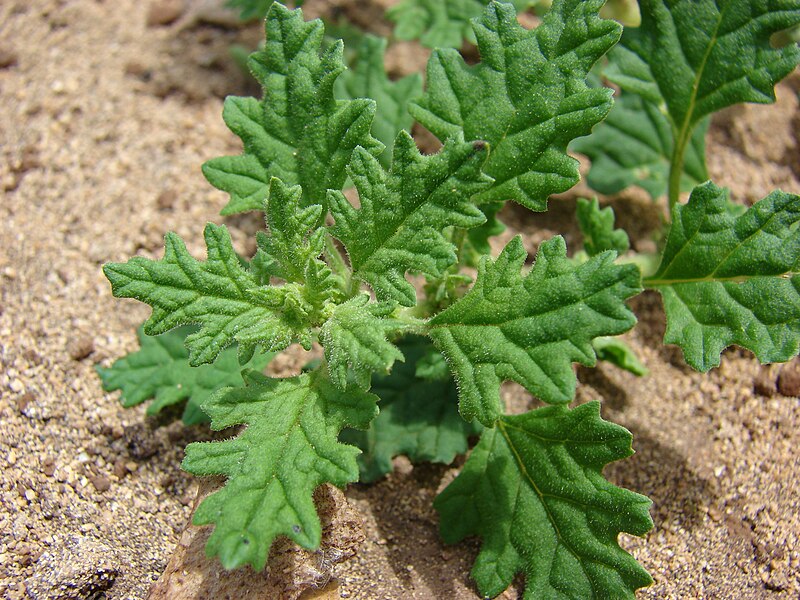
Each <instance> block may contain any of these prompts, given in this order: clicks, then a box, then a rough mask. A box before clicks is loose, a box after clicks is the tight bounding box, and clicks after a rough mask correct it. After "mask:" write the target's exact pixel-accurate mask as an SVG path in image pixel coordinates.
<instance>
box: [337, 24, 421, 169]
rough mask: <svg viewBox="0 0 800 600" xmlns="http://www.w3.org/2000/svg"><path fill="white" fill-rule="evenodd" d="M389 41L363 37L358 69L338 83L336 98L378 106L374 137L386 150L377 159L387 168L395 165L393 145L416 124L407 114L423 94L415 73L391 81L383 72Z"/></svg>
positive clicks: (359, 50) (343, 75)
mask: <svg viewBox="0 0 800 600" xmlns="http://www.w3.org/2000/svg"><path fill="white" fill-rule="evenodd" d="M385 52H386V40H385V39H384V38H378V37H374V36H371V35H367V36H364V39H363V40H362V42H361V45H360V46H359V49H358V59H357V62H356V64H355V66H354V67H353V68H352V69H349V70H347V71H345V72H344V73H342V76H341V77H339V78H338V79H337V80H336V87H335V91H336V96H337V97H338V98H340V99H342V100H348V99H351V98H371V99H373V100H375V102H376V104H377V110H376V112H375V120H374V121H373V122H372V135H373V136H375V138H376V139H377V140H379V141H380V142H381V143H382V144H383V145H384V146H386V149H385V150H384V151H383V153H382V154H381V155H380V156H379V157H378V158H379V159H380V161H381V164H382V165H383V166H384V168H386V169H388V168H389V167H390V166H391V164H392V150H391V147H392V144H393V143H394V139H395V138H396V137H397V134H398V133H399V132H400V130H402V129H405V130H406V131H411V126H412V125H413V124H414V120H413V119H412V118H411V115H410V114H409V113H408V103H409V102H411V100H412V99H413V98H416V97H417V96H419V95H420V94H421V93H422V77H421V76H420V75H419V73H414V74H412V75H409V76H407V77H403V78H402V79H398V80H397V81H390V80H389V78H388V77H387V76H386V70H385V68H384V64H383V61H384V53H385Z"/></svg>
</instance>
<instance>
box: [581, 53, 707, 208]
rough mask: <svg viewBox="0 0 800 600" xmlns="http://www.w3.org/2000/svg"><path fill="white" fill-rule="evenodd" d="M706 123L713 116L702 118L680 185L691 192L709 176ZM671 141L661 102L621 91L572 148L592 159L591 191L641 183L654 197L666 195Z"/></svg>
mask: <svg viewBox="0 0 800 600" xmlns="http://www.w3.org/2000/svg"><path fill="white" fill-rule="evenodd" d="M613 54H614V52H613V51H612V55H613ZM708 125H709V120H708V119H703V120H702V121H701V122H700V123H699V124H698V127H697V128H696V129H695V130H694V133H693V134H692V137H691V139H690V140H689V144H688V147H687V152H686V156H685V160H684V163H683V174H682V175H681V189H684V190H690V189H692V187H694V186H695V185H697V184H700V183H703V182H704V181H706V180H707V179H708V171H707V169H706V158H705V151H706V150H705V136H706V132H707V131H708ZM673 144H674V140H673V137H672V130H671V128H670V123H669V120H668V119H667V117H666V116H665V115H664V113H662V112H661V109H660V108H659V106H658V105H656V104H653V103H652V102H648V101H647V100H643V99H642V98H640V97H638V96H636V95H634V94H631V93H625V92H623V93H622V94H621V95H620V97H619V98H618V99H616V101H615V102H614V107H613V108H612V109H611V112H610V113H609V114H608V117H607V118H606V120H605V121H603V122H602V123H600V124H599V125H598V126H597V127H595V129H594V130H593V131H592V133H591V135H589V136H588V137H585V138H580V139H577V140H575V141H574V142H573V143H572V145H571V146H570V147H571V148H572V150H574V151H575V152H580V153H581V154H585V155H586V156H588V157H589V158H590V159H591V161H592V167H591V169H590V170H589V174H588V175H587V177H586V182H587V183H588V184H589V186H590V187H591V188H592V189H593V190H596V191H597V192H599V193H601V194H616V193H617V192H621V191H622V190H624V189H625V188H627V187H629V186H631V185H637V186H639V187H640V188H642V189H644V190H645V191H646V192H647V193H648V194H650V197H651V198H653V199H654V200H655V199H657V198H659V197H661V196H663V195H664V194H666V193H667V182H668V181H669V165H670V157H671V156H672V152H673Z"/></svg>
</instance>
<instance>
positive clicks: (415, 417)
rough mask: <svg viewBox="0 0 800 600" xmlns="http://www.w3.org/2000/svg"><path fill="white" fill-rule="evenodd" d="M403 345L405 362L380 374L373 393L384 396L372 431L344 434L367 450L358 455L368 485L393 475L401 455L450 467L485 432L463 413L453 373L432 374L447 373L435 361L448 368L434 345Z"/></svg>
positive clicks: (418, 340)
mask: <svg viewBox="0 0 800 600" xmlns="http://www.w3.org/2000/svg"><path fill="white" fill-rule="evenodd" d="M399 347H400V349H401V350H402V352H403V354H404V355H405V357H406V361H405V363H402V364H398V365H396V366H395V367H394V369H392V372H391V373H390V374H389V375H377V376H376V377H375V379H374V381H373V383H372V390H371V391H372V393H373V394H375V395H377V396H378V397H379V398H380V410H381V412H380V414H378V416H377V418H376V419H375V420H374V421H373V422H372V425H370V428H369V429H368V430H367V431H356V430H354V429H346V430H344V431H343V432H342V435H341V436H339V439H341V440H342V441H345V442H347V443H350V444H353V445H355V446H358V447H359V448H361V450H362V451H363V452H364V453H363V454H362V455H361V456H359V457H358V466H359V468H360V469H361V479H360V480H361V481H362V482H363V483H369V482H372V481H375V480H377V479H380V478H381V477H383V476H384V475H386V474H387V473H391V472H392V458H394V457H395V456H399V455H401V454H403V455H405V456H407V457H408V458H409V459H411V461H413V462H435V463H444V464H450V463H451V462H453V459H454V458H455V457H456V455H458V454H463V453H464V452H466V451H467V439H468V437H469V436H470V435H477V434H478V433H480V427H479V426H477V425H476V424H474V423H467V422H466V421H464V420H463V419H462V418H461V417H460V416H459V415H458V410H457V409H456V407H457V406H458V391H457V389H456V386H455V383H454V382H453V379H452V377H450V374H449V372H445V373H444V375H445V376H444V378H441V377H438V376H433V377H431V376H430V375H433V373H434V372H437V371H438V372H437V375H439V374H441V371H439V370H438V369H436V368H435V366H434V364H435V362H434V360H435V359H434V360H432V359H431V357H436V356H438V357H439V359H440V360H439V361H436V362H438V364H444V360H443V359H442V355H441V354H439V353H438V352H436V351H435V350H434V349H433V348H432V347H431V345H430V342H428V341H427V340H425V338H422V337H410V338H406V339H405V340H403V341H402V342H401V343H400V344H399ZM432 350H433V352H431V351H432ZM426 370H427V374H428V375H429V376H428V377H425V376H424V374H425V372H426ZM421 371H422V373H423V375H421V374H420V372H421Z"/></svg>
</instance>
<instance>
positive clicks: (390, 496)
mask: <svg viewBox="0 0 800 600" xmlns="http://www.w3.org/2000/svg"><path fill="white" fill-rule="evenodd" d="M385 3H386V2H383V4H385ZM167 4H170V3H167ZM172 4H174V2H173V3H172ZM318 4H319V3H317V4H314V3H311V7H310V10H312V11H314V10H315V9H316V10H319V9H320V7H319V6H318ZM336 4H337V5H340V6H343V7H345V8H348V7H350V6H352V5H353V3H351V2H344V1H340V2H337V3H336ZM162 8H163V7H162ZM179 12H180V11H179ZM368 14H372V13H368ZM192 15H194V16H197V13H191V14H189V16H188V17H187V13H186V12H185V11H184V13H183V16H182V17H181V19H182V21H179V22H178V23H177V24H173V25H171V26H148V25H147V16H148V3H147V2H134V1H132V0H116V1H113V2H112V1H109V0H105V1H103V0H73V1H66V0H62V1H55V0H52V1H49V2H48V1H44V0H33V1H28V0H17V1H13V0H6V1H4V2H2V3H0V107H2V109H0V110H2V113H1V114H2V126H0V152H1V153H2V155H1V156H0V193H2V196H1V198H2V200H0V219H2V221H3V225H2V227H1V228H0V419H2V421H1V422H2V425H1V427H2V435H0V464H2V469H1V470H0V596H2V597H4V598H11V599H16V598H25V597H34V598H48V597H63V598H101V597H103V598H109V599H122V598H144V597H146V595H147V594H148V591H149V590H150V588H151V585H152V584H153V582H154V581H156V579H157V578H158V577H159V576H160V574H161V573H162V571H163V570H164V568H165V566H166V565H167V562H168V560H169V559H170V556H171V554H172V553H173V551H174V549H175V547H176V544H177V542H178V539H179V537H180V534H181V532H182V531H183V529H184V527H185V525H186V523H187V521H188V519H189V518H190V512H191V505H192V503H193V501H194V498H195V494H196V484H195V483H194V482H193V481H192V479H191V478H190V477H189V476H187V475H185V474H183V473H182V472H181V471H180V470H179V467H178V465H179V462H180V460H181V457H182V448H183V447H184V446H185V444H186V443H188V442H189V441H191V440H193V439H197V438H199V437H202V436H204V435H205V433H204V432H203V430H202V428H192V429H188V430H186V429H184V428H183V427H182V426H181V425H180V424H178V423H173V424H166V425H165V424H163V423H158V422H155V421H153V420H148V419H145V417H144V411H143V409H142V408H141V407H140V408H138V409H133V410H124V409H122V408H121V407H120V405H119V403H118V400H117V395H116V394H107V393H104V392H103V391H102V389H101V387H100V382H99V380H98V378H97V377H96V375H95V372H94V369H93V367H94V365H95V364H96V363H102V364H106V365H107V364H109V363H110V362H111V361H112V360H113V359H115V358H117V357H119V356H121V355H122V354H124V353H125V352H128V351H131V350H134V349H136V340H135V334H134V331H135V328H136V326H137V325H138V324H139V323H141V322H142V320H143V319H144V318H145V317H146V316H147V315H148V313H149V309H147V308H146V307H145V306H143V305H140V304H138V303H136V302H132V301H120V300H115V299H114V298H112V297H111V294H110V291H109V286H108V283H107V282H106V280H105V279H104V278H103V276H102V274H101V271H100V267H101V265H102V264H103V263H104V262H107V261H120V260H125V259H126V258H128V257H130V256H131V255H134V254H141V255H145V256H151V257H158V256H160V255H161V253H162V240H163V235H164V233H165V232H167V231H176V232H177V233H178V234H180V235H181V236H182V237H183V238H184V239H185V240H186V241H187V244H188V246H189V249H190V251H191V252H193V253H194V254H195V255H196V256H202V255H203V246H202V229H203V225H204V223H205V222H206V221H208V220H212V221H214V222H217V223H219V222H225V223H227V224H228V226H229V227H230V228H231V229H232V232H233V238H234V242H235V244H237V246H238V248H239V249H241V250H242V251H246V250H248V249H250V250H252V242H251V241H249V240H250V237H251V236H252V233H253V230H254V229H255V228H256V227H257V226H258V224H257V222H256V221H255V220H253V219H252V218H250V217H238V218H231V219H223V218H221V217H219V216H218V211H219V209H220V208H221V207H222V206H223V204H224V202H225V198H224V196H223V194H221V193H220V192H218V191H216V190H214V189H213V188H212V187H211V186H209V185H208V184H207V183H206V182H205V180H204V179H203V177H202V176H201V174H200V165H201V164H202V163H203V162H204V161H205V160H207V159H209V158H212V157H215V156H219V155H222V154H227V153H233V152H236V151H237V148H238V143H237V140H236V139H235V138H234V136H233V135H232V134H231V133H230V132H228V130H227V129H226V128H225V126H224V124H223V122H222V119H221V116H220V115H221V109H222V97H223V96H224V95H225V94H228V93H241V91H242V90H243V89H245V86H246V85H247V84H246V79H245V78H244V77H243V76H241V74H239V73H238V72H237V71H236V69H235V67H233V66H232V64H231V63H230V61H229V60H228V58H227V47H228V45H229V44H230V43H232V42H233V41H243V42H245V43H250V44H252V43H254V41H255V40H257V39H258V38H259V35H260V34H259V31H258V28H251V29H248V30H244V31H234V30H230V29H226V28H224V27H220V26H214V25H206V24H203V23H199V22H198V19H197V18H194V17H193V16H192ZM201 16H202V15H201ZM161 18H162V19H164V17H163V16H162V17H161ZM368 21H369V23H368V24H370V25H373V26H375V25H376V24H377V25H378V26H381V27H385V25H381V24H380V21H379V20H376V19H374V18H372V17H370V19H369V20H368ZM419 54H420V53H419V52H416V51H415V50H414V49H413V48H411V47H409V46H408V45H404V46H402V47H400V48H399V49H398V51H396V53H395V56H394V58H393V60H394V61H395V63H394V65H395V66H394V69H395V70H396V71H398V72H399V71H404V70H410V69H411V68H413V64H411V62H412V61H413V60H414V59H415V58H414V57H417V56H419ZM398 61H399V62H398ZM797 82H798V80H797V79H796V78H795V79H793V80H792V81H790V82H789V83H788V84H783V85H781V86H780V89H779V104H778V106H777V107H762V106H747V107H742V108H736V109H733V110H730V111H727V112H726V113H725V114H724V115H722V116H721V117H720V118H718V119H717V120H716V122H715V125H714V128H713V130H712V133H711V135H710V148H709V163H710V168H711V170H712V174H713V177H714V179H715V181H717V182H718V183H719V184H721V185H727V186H730V187H731V188H733V190H734V195H735V197H736V198H738V199H741V200H742V201H744V202H752V201H754V200H756V199H758V198H760V197H762V196H763V195H765V194H766V193H767V192H768V191H769V190H770V189H772V188H773V187H781V188H782V189H784V190H786V191H791V192H800V183H799V182H798V174H799V173H800V164H799V162H798V160H799V159H798V156H799V155H798V151H797V142H796V139H797V134H798V112H797V100H796V93H795V90H794V89H793V86H795V87H796V86H797ZM575 196H576V194H575V193H572V194H571V195H567V196H565V197H563V198H561V199H559V200H554V201H552V202H551V205H552V207H553V210H552V212H551V214H548V215H546V216H541V215H531V214H526V213H525V212H524V211H522V210H519V209H514V208H513V207H512V208H510V209H509V210H507V211H506V213H505V216H504V218H505V219H506V221H508V222H509V223H510V224H512V225H513V229H514V230H515V231H519V232H521V233H522V234H523V235H524V236H525V240H526V244H527V245H528V247H529V248H530V249H531V250H532V249H533V248H534V247H535V245H536V243H537V242H538V241H540V240H541V239H543V238H544V237H546V236H548V235H550V234H551V233H553V232H562V231H563V232H565V233H566V237H567V241H568V243H573V244H574V243H575V242H576V241H577V239H578V238H577V231H576V228H575V225H574V222H573V221H572V217H571V215H572V214H573V209H574V198H575ZM613 205H614V206H615V208H616V209H617V213H618V215H619V219H620V222H621V223H622V224H623V225H626V226H627V225H630V226H631V227H632V229H633V231H634V244H635V245H636V246H638V247H639V248H647V247H648V244H650V242H649V237H648V236H649V230H648V228H650V227H652V224H653V223H654V222H657V220H658V210H659V208H658V207H654V206H653V205H652V204H651V203H649V201H645V200H644V199H642V197H641V195H640V194H637V193H636V192H631V193H629V194H627V195H625V196H622V197H619V198H615V199H613ZM634 306H635V309H636V312H637V314H638V316H639V318H640V324H639V326H638V327H637V328H636V330H634V332H632V333H631V334H629V335H628V337H627V339H628V341H629V342H630V343H631V344H632V345H633V347H634V348H635V349H636V351H637V352H638V353H639V356H640V357H641V358H642V359H643V361H644V362H645V363H646V365H647V366H648V367H649V368H650V370H651V373H650V375H649V376H648V377H644V378H635V377H633V376H631V375H629V374H627V373H624V372H621V371H619V370H617V369H615V368H614V367H612V366H609V365H600V367H599V368H598V369H596V370H586V369H580V370H579V376H580V379H581V384H580V386H579V391H578V400H579V401H585V400H589V399H601V400H602V401H603V403H604V404H603V414H604V416H605V417H606V418H608V419H611V420H613V421H616V422H618V423H621V424H623V425H624V426H626V427H627V428H629V429H630V430H631V431H632V432H633V434H634V447H635V449H636V450H637V454H636V455H635V456H634V457H633V458H632V459H630V460H627V461H623V462H622V463H619V464H615V465H613V466H612V467H611V468H609V469H608V474H609V476H610V477H611V479H612V480H613V481H614V482H616V483H618V484H619V485H623V486H625V487H628V488H630V489H632V490H635V491H637V492H640V493H643V494H647V495H648V496H650V497H651V498H652V499H653V502H654V507H653V518H654V520H655V528H654V529H653V531H651V532H650V534H649V535H647V537H646V538H644V539H636V538H630V537H625V539H624V540H623V543H624V545H625V546H626V547H627V548H629V549H630V550H631V551H632V552H633V553H634V555H635V556H636V557H637V559H638V560H639V561H641V563H642V564H643V565H644V566H645V567H646V568H647V569H648V570H649V571H650V573H652V575H653V577H654V579H655V584H654V585H653V586H652V587H650V588H648V589H646V590H641V591H640V592H639V593H638V597H639V598H642V599H644V598H740V599H750V598H752V599H756V598H774V599H776V600H777V599H784V598H786V599H789V598H797V597H798V596H799V595H800V547H799V546H798V543H799V540H798V536H800V517H799V516H798V515H799V514H800V485H799V482H798V478H799V477H800V469H798V456H800V454H799V453H798V450H797V448H798V446H800V444H799V442H800V433H799V432H800V402H799V401H798V398H797V397H796V394H797V393H798V388H799V387H800V386H798V379H800V368H798V365H797V363H796V362H795V363H793V364H792V365H790V366H787V367H784V368H783V369H782V370H781V369H780V368H775V367H773V368H762V367H759V366H758V365H757V363H756V362H755V361H754V359H753V358H752V356H751V355H750V354H749V353H747V352H743V351H739V350H732V351H728V352H726V353H725V356H724V361H723V366H722V367H721V368H719V369H715V370H713V371H712V372H711V373H709V374H708V375H699V374H697V373H694V372H692V371H691V370H690V369H688V368H687V367H686V366H685V365H684V363H683V361H682V359H681V358H680V354H679V352H677V351H676V350H675V349H673V348H665V347H663V346H662V345H661V344H660V337H661V335H662V334H663V329H664V324H663V323H664V315H663V311H662V309H661V306H660V300H659V299H658V297H657V296H654V295H650V294H646V295H644V296H642V297H640V298H639V299H637V300H636V301H635V302H634ZM294 362H297V361H296V360H295V361H294ZM282 364H284V365H285V366H286V368H291V367H292V359H291V358H290V360H288V361H286V362H285V363H282ZM505 391H506V393H507V394H508V395H509V396H510V397H513V398H516V399H517V401H518V402H522V403H523V404H525V403H526V402H527V401H526V400H525V399H524V396H523V395H521V393H520V391H519V389H518V388H516V387H515V386H508V387H507V388H506V390H505ZM520 399H521V400H520ZM398 466H399V467H400V468H399V469H398V472H397V473H396V474H394V475H392V476H390V477H388V478H387V479H386V480H384V481H382V482H380V483H377V484H375V485H371V486H362V485H353V486H350V488H349V489H348V490H347V492H346V495H347V497H348V498H349V501H350V503H351V505H352V506H354V507H355V508H356V509H357V510H358V511H359V512H360V514H361V516H362V518H363V521H364V530H365V533H366V541H365V542H364V543H363V545H362V546H361V547H360V549H359V551H358V553H357V555H356V557H355V558H353V559H351V560H350V561H348V562H344V563H341V564H339V565H338V566H336V567H333V576H334V578H335V579H336V580H338V588H336V589H338V592H336V591H335V590H334V596H338V595H340V596H341V597H347V598H360V599H361V598H363V599H385V598H424V599H429V598H430V599H439V598H464V599H467V598H476V597H477V595H476V592H475V590H474V587H473V585H472V582H471V581H470V579H469V576H468V573H469V568H470V564H471V561H472V560H473V559H474V556H475V553H476V550H477V547H478V546H477V543H476V542H474V541H473V542H471V543H465V544H461V545H459V546H454V547H446V546H444V545H443V544H442V543H441V542H440V541H439V539H438V536H437V518H436V514H435V512H434V511H433V510H432V508H431V501H432V499H433V497H434V495H435V494H436V492H437V490H438V489H439V488H440V487H441V486H442V481H443V480H444V479H448V478H449V477H451V476H452V472H453V469H452V468H450V467H444V466H431V465H418V466H415V467H411V465H409V464H407V462H406V461H403V460H399V461H398ZM234 577H236V575H234ZM59 586H60V587H59ZM59 589H61V590H62V592H58V593H56V591H54V590H59ZM58 594H61V595H60V596H59V595H58ZM505 597H506V598H513V597H516V592H515V591H514V590H510V591H509V592H507V593H506V594H505Z"/></svg>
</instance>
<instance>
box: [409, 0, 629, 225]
mask: <svg viewBox="0 0 800 600" xmlns="http://www.w3.org/2000/svg"><path fill="white" fill-rule="evenodd" d="M602 5H603V0H588V1H584V0H556V1H555V2H554V3H553V6H552V8H551V9H550V11H549V12H548V13H547V14H546V15H545V17H544V19H543V20H542V23H541V25H539V26H538V27H537V28H536V29H535V30H533V31H528V30H526V29H524V28H523V27H522V26H521V25H520V24H519V23H518V22H517V18H516V13H515V10H514V7H513V6H511V5H508V4H502V3H499V2H490V3H489V5H488V7H487V8H486V10H485V11H484V13H483V15H482V17H481V18H480V19H478V20H476V21H475V22H474V25H473V27H474V29H475V35H476V37H477V40H478V49H479V50H480V53H481V62H480V63H479V64H477V65H475V66H469V65H467V64H466V63H465V62H464V60H463V59H462V58H461V56H460V55H459V53H458V52H457V51H456V50H453V49H444V50H436V51H434V52H433V54H432V55H431V57H430V60H429V61H428V68H427V82H428V83H427V90H426V92H425V94H424V95H423V97H422V98H421V99H420V100H419V101H418V102H416V103H412V104H411V106H410V107H409V110H410V111H411V114H412V115H413V116H414V118H416V119H417V120H418V121H419V122H420V123H421V124H422V125H424V126H425V127H426V128H428V129H429V130H430V131H431V132H433V133H434V134H435V135H436V136H437V137H438V138H439V139H441V140H444V139H447V138H449V137H451V136H453V135H456V134H459V133H461V134H463V136H464V139H467V140H485V141H487V142H488V143H489V144H490V145H491V147H492V153H491V154H490V156H489V159H488V161H487V163H486V166H485V167H484V171H485V172H486V173H487V174H488V175H490V176H491V177H493V178H494V179H495V182H494V184H493V185H492V186H491V187H490V188H488V189H486V190H484V191H482V192H480V193H479V194H477V195H476V201H478V202H489V201H504V200H508V199H512V200H515V201H516V202H519V203H520V204H522V205H523V206H525V207H527V208H529V209H531V210H539V211H542V210H545V208H546V203H547V198H548V196H550V195H551V194H554V193H557V192H563V191H566V190H568V189H569V188H570V187H572V186H573V185H575V184H576V183H577V182H578V180H579V175H578V163H577V161H576V160H575V159H573V158H571V157H569V156H568V155H567V144H569V142H570V141H572V140H573V139H574V138H576V137H580V136H583V135H587V134H588V133H589V132H590V130H591V128H592V127H593V126H594V125H595V124H597V123H598V122H599V121H601V120H602V119H603V117H605V115H606V114H607V113H608V111H609V109H610V108H611V103H612V101H611V91H610V90H607V89H597V88H590V87H589V86H588V85H587V84H586V77H587V75H588V73H589V70H590V69H591V67H592V65H593V64H594V63H595V62H596V61H597V60H598V59H599V58H600V57H601V56H602V55H603V54H604V53H605V52H607V51H608V50H609V49H610V48H611V47H612V46H613V45H614V44H615V43H616V42H617V40H618V39H619V36H620V30H621V27H620V25H619V24H618V23H616V22H614V21H608V20H603V19H600V18H599V16H598V14H597V13H598V10H599V9H600V7H601V6H602Z"/></svg>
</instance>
